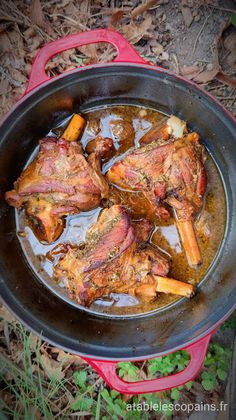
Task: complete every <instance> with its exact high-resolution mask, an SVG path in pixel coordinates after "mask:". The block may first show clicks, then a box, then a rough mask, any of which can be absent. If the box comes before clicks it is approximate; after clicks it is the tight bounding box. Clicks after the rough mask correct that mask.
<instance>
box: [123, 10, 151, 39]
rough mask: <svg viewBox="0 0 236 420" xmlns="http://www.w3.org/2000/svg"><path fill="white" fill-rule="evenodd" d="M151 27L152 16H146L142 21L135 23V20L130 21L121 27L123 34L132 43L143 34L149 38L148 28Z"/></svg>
mask: <svg viewBox="0 0 236 420" xmlns="http://www.w3.org/2000/svg"><path fill="white" fill-rule="evenodd" d="M151 28H152V18H151V16H148V17H147V18H146V19H145V20H144V21H143V22H142V23H140V24H137V23H135V22H132V21H131V22H130V23H129V24H128V25H125V26H123V27H122V30H123V34H124V35H125V37H126V38H127V39H128V41H129V42H132V44H136V43H137V42H139V41H140V39H142V38H143V37H144V36H145V37H149V38H151V37H152V36H151V35H150V34H149V30H150V29H151Z"/></svg>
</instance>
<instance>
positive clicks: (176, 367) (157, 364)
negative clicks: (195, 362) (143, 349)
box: [148, 350, 189, 377]
mask: <svg viewBox="0 0 236 420" xmlns="http://www.w3.org/2000/svg"><path fill="white" fill-rule="evenodd" d="M188 363H189V354H188V353H187V352H186V351H184V350H180V351H177V352H175V353H172V354H168V355H167V356H163V357H158V358H157V359H151V360H150V361H149V362H148V374H149V375H150V376H151V377H155V376H167V375H170V374H171V373H174V372H179V371H181V370H183V369H184V368H185V367H186V366H187V365H188Z"/></svg>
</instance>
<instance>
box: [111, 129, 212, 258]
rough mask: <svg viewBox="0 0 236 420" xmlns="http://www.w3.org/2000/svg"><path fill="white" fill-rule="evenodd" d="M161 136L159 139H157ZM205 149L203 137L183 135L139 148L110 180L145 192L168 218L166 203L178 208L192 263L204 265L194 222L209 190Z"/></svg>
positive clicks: (116, 165)
mask: <svg viewBox="0 0 236 420" xmlns="http://www.w3.org/2000/svg"><path fill="white" fill-rule="evenodd" d="M157 137H158V136H157ZM204 161H205V156H204V147H203V146H202V145H201V143H200V138H199V135H198V134H197V133H195V132H193V133H186V134H184V133H183V136H182V137H181V138H177V139H175V138H171V139H169V140H168V142H167V143H166V144H161V145H160V138H158V139H157V140H156V141H152V142H151V143H149V144H147V145H145V146H142V147H140V148H138V149H135V150H133V151H131V152H130V153H128V154H127V155H126V156H125V157H124V158H123V159H122V160H120V161H117V162H115V163H114V164H113V166H112V167H111V168H110V169H109V171H108V173H107V178H108V180H109V181H110V182H112V183H113V184H115V185H116V186H118V187H121V188H124V189H126V190H130V191H142V192H143V194H144V196H145V197H146V198H147V199H148V201H149V202H150V204H151V206H152V208H153V211H154V212H155V213H156V214H157V215H158V216H159V217H160V218H161V219H168V218H169V217H170V213H169V210H168V208H167V207H166V204H168V205H169V206H171V207H172V208H173V209H174V213H175V216H176V218H177V224H178V227H179V229H180V232H181V235H182V240H183V243H184V246H185V249H186V253H187V256H188V258H189V262H190V264H191V265H193V266H197V265H198V264H200V262H201V256H200V251H199V248H198V244H197V240H196V237H195V233H194V229H193V220H194V218H195V216H196V215H197V214H198V213H199V211H200V210H201V207H202V204H203V196H204V193H205V190H206V173H205V169H204Z"/></svg>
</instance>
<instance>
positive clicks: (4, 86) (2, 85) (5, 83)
mask: <svg viewBox="0 0 236 420" xmlns="http://www.w3.org/2000/svg"><path fill="white" fill-rule="evenodd" d="M9 85H10V84H9V80H7V79H2V80H1V81H0V95H3V96H5V95H6V94H7V92H8V89H9Z"/></svg>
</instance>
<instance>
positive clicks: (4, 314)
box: [0, 305, 16, 323]
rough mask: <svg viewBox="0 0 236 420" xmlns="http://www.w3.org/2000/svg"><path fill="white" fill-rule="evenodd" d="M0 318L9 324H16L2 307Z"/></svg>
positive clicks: (12, 317) (0, 307) (0, 308)
mask: <svg viewBox="0 0 236 420" xmlns="http://www.w3.org/2000/svg"><path fill="white" fill-rule="evenodd" d="M0 318H2V319H4V321H6V322H9V323H12V322H16V319H15V318H14V316H13V315H12V314H11V313H10V312H9V311H8V309H7V308H6V307H5V306H3V305H1V306H0Z"/></svg>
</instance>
